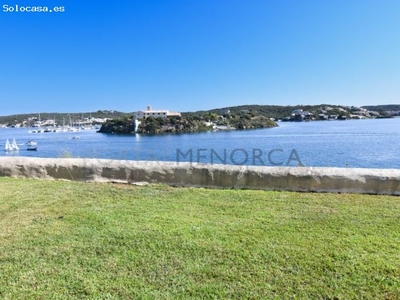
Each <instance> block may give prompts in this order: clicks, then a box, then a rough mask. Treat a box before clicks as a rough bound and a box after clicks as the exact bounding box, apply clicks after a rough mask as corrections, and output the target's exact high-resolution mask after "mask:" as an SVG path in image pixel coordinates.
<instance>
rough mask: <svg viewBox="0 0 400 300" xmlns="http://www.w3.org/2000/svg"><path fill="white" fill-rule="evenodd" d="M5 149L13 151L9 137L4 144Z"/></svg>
mask: <svg viewBox="0 0 400 300" xmlns="http://www.w3.org/2000/svg"><path fill="white" fill-rule="evenodd" d="M4 150H5V151H7V152H8V151H13V149H12V147H11V144H10V141H9V140H8V139H7V141H6V145H5V146H4Z"/></svg>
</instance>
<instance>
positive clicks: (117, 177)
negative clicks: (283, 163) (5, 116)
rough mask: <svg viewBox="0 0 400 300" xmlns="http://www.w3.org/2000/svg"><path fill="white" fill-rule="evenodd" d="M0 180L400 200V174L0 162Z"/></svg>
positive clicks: (26, 160) (49, 160) (94, 162)
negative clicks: (377, 196)
mask: <svg viewBox="0 0 400 300" xmlns="http://www.w3.org/2000/svg"><path fill="white" fill-rule="evenodd" d="M0 176H10V177H28V178H42V179H63V180H76V181H98V182H126V183H135V182H149V183H165V184H169V185H174V186H193V187H209V188H248V189H264V190H281V191H313V192H342V193H368V194H387V195H400V170H398V169H363V168H358V169H352V168H325V167H268V166H242V165H241V166H234V165H218V164H213V165H211V164H196V163H184V162H179V163H177V162H161V161H130V160H111V159H80V158H28V157H0Z"/></svg>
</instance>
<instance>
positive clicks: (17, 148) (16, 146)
mask: <svg viewBox="0 0 400 300" xmlns="http://www.w3.org/2000/svg"><path fill="white" fill-rule="evenodd" d="M11 148H12V150H13V151H18V150H19V147H18V145H17V142H16V141H15V139H13V141H12V143H11Z"/></svg>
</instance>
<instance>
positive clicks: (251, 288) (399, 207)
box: [0, 178, 400, 299]
mask: <svg viewBox="0 0 400 300" xmlns="http://www.w3.org/2000/svg"><path fill="white" fill-rule="evenodd" d="M0 298H1V299H193V298H195V299H400V197H390V196H371V195H347V194H311V193H292V192H266V191H251V190H210V189H201V188H196V189H190V188H172V187H168V186H161V185H160V186H158V185H157V186H145V187H134V186H129V185H111V184H94V183H77V182H64V181H43V180H28V179H12V178H0Z"/></svg>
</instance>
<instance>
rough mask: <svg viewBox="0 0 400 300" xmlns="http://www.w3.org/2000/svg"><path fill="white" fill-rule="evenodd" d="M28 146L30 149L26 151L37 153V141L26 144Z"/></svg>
mask: <svg viewBox="0 0 400 300" xmlns="http://www.w3.org/2000/svg"><path fill="white" fill-rule="evenodd" d="M26 145H27V146H28V148H26V150H28V151H36V150H37V142H35V141H29V142H27V143H26Z"/></svg>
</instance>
